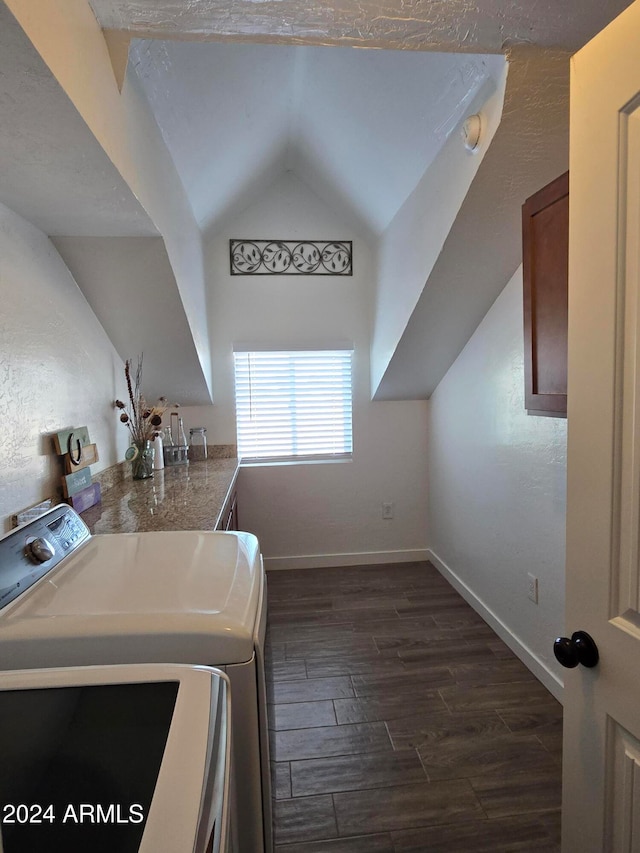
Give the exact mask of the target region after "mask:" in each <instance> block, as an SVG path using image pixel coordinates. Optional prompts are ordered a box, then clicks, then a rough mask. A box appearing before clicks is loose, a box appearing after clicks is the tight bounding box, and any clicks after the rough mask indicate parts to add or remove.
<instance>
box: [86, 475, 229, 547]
mask: <svg viewBox="0 0 640 853" xmlns="http://www.w3.org/2000/svg"><path fill="white" fill-rule="evenodd" d="M238 468H239V461H238V459H235V458H234V459H211V458H210V459H207V460H206V461H200V462H190V463H189V464H188V465H174V466H172V467H168V468H164V469H163V470H162V471H154V475H153V477H151V478H149V479H148V480H132V479H131V478H130V477H129V478H126V479H123V480H122V481H121V482H116V483H114V484H113V485H111V486H110V487H109V488H107V489H104V488H103V492H102V501H101V503H99V504H98V505H97V506H94V507H91V509H88V510H86V511H85V512H83V513H82V518H83V520H84V522H85V524H86V525H87V526H88V527H89V529H90V530H91V532H92V533H137V532H145V531H148V530H215V528H216V526H217V524H218V521H219V520H220V516H221V514H222V510H223V507H224V505H225V502H226V499H227V497H228V495H229V494H230V492H231V490H232V488H233V486H234V484H235V481H236V477H237V475H238Z"/></svg>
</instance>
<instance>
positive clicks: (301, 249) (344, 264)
mask: <svg viewBox="0 0 640 853" xmlns="http://www.w3.org/2000/svg"><path fill="white" fill-rule="evenodd" d="M352 250H353V245H352V242H351V240H248V239H245V240H229V255H230V265H231V275H353V257H352V253H353V251H352Z"/></svg>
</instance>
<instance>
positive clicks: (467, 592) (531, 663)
mask: <svg viewBox="0 0 640 853" xmlns="http://www.w3.org/2000/svg"><path fill="white" fill-rule="evenodd" d="M427 554H428V555H429V556H428V558H427V559H429V560H430V561H431V562H432V563H433V565H434V566H435V567H436V569H437V570H438V571H439V572H440V574H441V575H442V576H443V577H445V578H446V579H447V580H448V581H449V583H450V584H451V586H453V587H455V589H456V590H457V591H458V592H459V593H460V595H461V596H462V597H463V598H464V600H465V601H466V602H467V604H470V605H471V607H473V609H474V610H475V611H476V612H477V613H479V614H480V616H482V618H483V619H484V620H485V622H487V623H488V624H489V625H490V626H491V627H492V628H493V630H494V631H495V632H496V634H497V635H498V636H499V637H500V639H501V640H503V641H504V642H505V643H506V644H507V645H508V646H509V648H510V649H511V651H512V652H513V653H514V654H515V655H517V656H518V657H519V658H520V660H521V661H522V662H523V664H524V665H525V666H526V667H528V668H529V669H530V670H531V672H532V673H533V674H534V675H535V676H536V678H538V679H539V680H540V681H541V682H542V683H543V684H544V686H545V687H546V688H547V690H549V691H550V692H551V693H552V694H553V695H554V696H555V698H556V699H557V700H558V702H562V700H563V693H564V685H563V684H562V682H561V681H560V679H559V678H558V676H557V675H556V674H555V673H554V672H551V670H550V669H549V668H548V667H547V665H546V664H545V663H544V662H543V661H541V660H540V658H539V657H538V656H537V655H536V654H534V652H532V651H531V649H530V648H529V647H528V646H527V645H525V643H523V642H522V641H521V640H520V639H519V638H518V637H517V636H515V634H513V633H512V632H511V631H510V630H509V628H507V626H506V625H505V624H504V622H503V621H502V620H501V619H500V618H499V617H498V616H496V614H495V613H494V612H493V611H492V610H491V609H490V608H489V607H487V605H486V604H485V603H484V602H483V601H482V600H481V599H480V598H478V596H477V595H476V594H475V593H474V592H473V590H472V589H471V588H470V587H469V586H467V584H466V583H465V582H464V581H463V580H461V579H460V578H459V577H458V576H457V575H456V573H455V572H454V571H453V569H451V568H450V567H449V566H448V565H447V564H446V563H445V562H444V560H441V559H440V557H438V555H437V554H436V553H434V551H432V550H431V548H427Z"/></svg>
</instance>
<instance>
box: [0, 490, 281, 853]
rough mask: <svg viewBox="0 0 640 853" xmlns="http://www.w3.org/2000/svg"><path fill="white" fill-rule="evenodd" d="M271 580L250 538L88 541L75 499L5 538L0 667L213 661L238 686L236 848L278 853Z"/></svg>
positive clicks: (107, 537)
mask: <svg viewBox="0 0 640 853" xmlns="http://www.w3.org/2000/svg"><path fill="white" fill-rule="evenodd" d="M265 632H266V581H265V574H264V570H263V566H262V558H261V555H260V550H259V544H258V540H257V539H256V537H255V536H253V535H252V534H249V533H231V532H229V533H215V532H197V531H171V532H154V533H122V534H102V535H96V536H91V534H90V533H89V530H88V528H87V527H86V525H85V524H84V522H83V521H82V520H81V519H80V517H79V516H78V515H77V514H76V513H75V512H74V511H73V510H72V509H71V508H70V507H68V506H67V505H66V504H60V505H59V506H57V507H54V508H53V509H52V510H50V511H49V512H48V513H46V514H45V515H43V516H41V517H40V518H38V519H37V520H36V521H33V522H30V523H29V524H27V525H24V526H22V527H20V528H17V529H16V530H14V531H12V532H11V533H9V534H8V535H7V536H5V537H3V538H2V539H0V670H16V669H33V668H42V667H68V666H88V665H96V664H131V663H178V664H180V663H183V664H196V665H198V664H199V665H205V666H215V667H218V668H220V669H222V670H223V671H224V672H226V673H227V675H228V677H229V680H230V684H231V708H232V738H233V761H234V773H235V780H236V794H237V803H238V810H239V815H240V817H239V820H238V838H237V840H238V853H271V851H272V828H271V785H270V772H269V747H268V726H267V709H266V689H265V678H264V639H265Z"/></svg>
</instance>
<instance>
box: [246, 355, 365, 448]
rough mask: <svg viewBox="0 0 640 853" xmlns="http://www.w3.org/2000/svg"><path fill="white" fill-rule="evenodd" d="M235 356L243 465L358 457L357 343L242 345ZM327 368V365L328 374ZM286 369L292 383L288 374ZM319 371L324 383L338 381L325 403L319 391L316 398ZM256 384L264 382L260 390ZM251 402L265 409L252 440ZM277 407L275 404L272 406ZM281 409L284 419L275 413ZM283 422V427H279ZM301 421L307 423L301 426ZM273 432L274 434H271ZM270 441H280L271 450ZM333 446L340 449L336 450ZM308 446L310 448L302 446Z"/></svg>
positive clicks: (281, 415) (256, 423)
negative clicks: (315, 379) (355, 404)
mask: <svg viewBox="0 0 640 853" xmlns="http://www.w3.org/2000/svg"><path fill="white" fill-rule="evenodd" d="M233 355H234V398H235V413H236V431H237V444H238V455H239V456H240V457H241V460H242V464H247V465H282V464H301V463H317V462H343V461H351V460H352V458H353V355H354V347H353V344H348V345H347V344H341V345H335V344H330V345H328V346H322V347H319V346H316V347H308V346H307V347H304V348H303V347H298V348H291V347H289V348H287V349H284V348H282V347H280V348H276V347H264V346H256V345H254V346H247V345H244V346H241V345H236V346H234V352H233ZM243 358H244V359H245V362H244V364H243V363H242V360H243ZM270 368H271V369H272V371H273V375H272V377H271V378H269V375H268V374H269V369H270ZM323 369H326V375H325V374H323V372H322V371H323ZM285 370H286V371H287V376H288V381H287V379H286V378H285V377H284V372H285ZM252 371H253V379H252V376H251V374H252ZM314 372H318V374H319V377H320V380H321V381H324V382H325V383H329V384H331V380H334V381H335V383H336V384H335V387H334V388H333V391H332V392H331V396H330V397H328V398H327V399H326V400H324V401H323V402H322V404H321V405H320V406H319V405H318V399H319V398H318V396H317V391H316V399H315V400H314V399H313V397H314V387H315V386H314V382H313V373H314ZM247 383H248V386H249V387H247ZM256 384H258V385H260V386H262V387H260V388H259V389H258V390H259V393H257V394H256V391H255V388H256ZM269 398H271V399H269ZM247 405H248V406H252V405H257V406H258V407H262V408H263V417H261V415H260V414H258V416H257V417H256V418H255V420H254V431H255V434H254V436H253V441H252V442H251V441H250V436H249V435H248V433H249V430H250V426H249V422H248V421H247V419H246V407H247ZM271 405H273V407H274V408H273V409H271V410H270V409H269V406H271ZM243 409H244V410H245V411H243ZM278 410H279V413H280V417H279V418H278V417H277V415H276V414H274V411H275V412H278ZM258 411H259V410H258ZM311 412H313V413H314V414H315V413H316V412H317V414H318V419H317V420H316V419H314V418H313V417H310V414H311ZM305 419H306V424H305ZM278 420H279V421H280V424H281V425H279V426H277V427H276V426H273V423H274V422H276V421H278ZM300 423H303V424H305V425H304V426H303V427H302V428H301V427H300ZM270 424H271V426H270ZM270 431H271V432H272V435H269V432H270ZM270 441H272V442H275V445H274V444H273V443H272V444H271V448H270V449H269V442H270ZM278 442H279V443H280V446H281V447H284V446H285V445H286V446H287V451H292V452H283V453H279V452H277V450H278V449H279V448H278ZM314 442H315V444H314ZM331 445H333V446H334V447H335V448H336V449H335V450H330V449H329V447H330V446H331ZM305 446H306V447H307V448H308V449H307V450H304V449H302V450H301V449H300V448H301V447H302V448H304V447H305Z"/></svg>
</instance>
